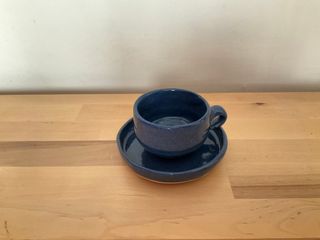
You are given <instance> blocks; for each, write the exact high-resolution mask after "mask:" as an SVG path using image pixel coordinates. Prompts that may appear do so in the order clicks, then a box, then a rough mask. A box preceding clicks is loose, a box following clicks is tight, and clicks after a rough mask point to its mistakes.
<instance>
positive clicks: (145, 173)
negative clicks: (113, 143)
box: [117, 119, 228, 183]
mask: <svg viewBox="0 0 320 240" xmlns="http://www.w3.org/2000/svg"><path fill="white" fill-rule="evenodd" d="M117 144H118V148H119V150H120V153H121V155H122V157H123V159H124V161H126V162H127V163H128V165H129V166H130V167H131V168H132V169H133V170H134V171H135V172H136V173H137V174H139V175H140V176H142V177H143V178H146V179H148V180H150V181H155V182H160V183H182V182H188V181H192V180H195V179H198V178H200V177H201V176H203V175H205V174H206V173H207V172H208V171H209V170H210V169H212V168H213V167H214V166H215V165H216V164H217V163H218V162H219V160H220V159H221V158H222V157H223V155H224V154H225V152H226V150H227V145H228V141H227V136H226V134H225V132H224V130H223V129H222V128H215V129H212V130H210V131H209V134H208V137H207V139H206V140H205V142H204V143H203V145H202V146H201V147H200V148H198V149H197V150H196V151H194V152H192V153H189V154H187V155H184V156H180V157H175V158H162V157H159V156H156V155H153V154H151V153H149V152H147V151H145V150H144V148H143V146H142V145H141V144H140V142H139V141H138V140H137V137H136V135H135V133H134V124H133V120H132V119H130V120H129V121H128V122H126V123H125V124H124V125H123V127H122V128H121V129H120V130H119V133H118V135H117Z"/></svg>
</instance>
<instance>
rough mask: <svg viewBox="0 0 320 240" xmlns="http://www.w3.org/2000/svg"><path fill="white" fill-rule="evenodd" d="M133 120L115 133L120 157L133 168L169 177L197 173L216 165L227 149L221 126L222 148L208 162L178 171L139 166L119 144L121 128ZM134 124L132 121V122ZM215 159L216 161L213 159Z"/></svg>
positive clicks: (131, 119) (127, 122) (224, 134)
mask: <svg viewBox="0 0 320 240" xmlns="http://www.w3.org/2000/svg"><path fill="white" fill-rule="evenodd" d="M131 122H133V118H130V119H129V120H128V121H126V122H125V123H124V124H123V126H122V127H121V128H120V130H119V131H118V134H117V145H118V149H119V151H120V153H121V155H122V157H123V158H124V159H125V160H126V162H127V163H128V164H129V165H131V166H132V167H134V168H138V169H141V170H143V171H147V172H150V173H154V174H158V175H161V176H163V177H166V176H167V177H169V176H171V177H172V176H178V177H179V176H185V175H186V174H192V173H197V172H200V171H204V170H208V169H210V168H211V167H213V166H214V165H216V164H217V163H218V162H219V161H220V160H221V159H222V157H223V156H224V154H225V153H226V150H227V147H228V139H227V135H226V133H225V131H224V129H223V128H222V127H218V128H219V129H220V130H221V131H222V138H223V142H222V143H223V144H222V148H221V149H220V150H219V153H218V154H217V155H216V156H215V157H214V158H212V159H211V160H210V161H209V162H208V164H205V165H202V166H200V167H197V168H193V169H190V170H185V171H180V172H169V171H158V170H153V169H151V168H146V167H144V166H141V165H136V164H135V163H134V162H132V161H131V160H129V158H128V156H127V154H126V152H125V151H124V149H123V147H122V145H121V141H120V135H121V133H122V132H123V130H124V129H125V128H126V127H127V126H128V125H129V124H130V123H131ZM133 124H134V123H133ZM210 131H215V129H211V130H210ZM215 160H216V161H215ZM134 170H136V169H134Z"/></svg>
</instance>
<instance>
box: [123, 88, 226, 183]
mask: <svg viewBox="0 0 320 240" xmlns="http://www.w3.org/2000/svg"><path fill="white" fill-rule="evenodd" d="M226 119H227V113H226V112H225V110H224V109H223V108H222V107H221V106H217V105H216V106H212V107H210V106H209V104H208V102H207V101H206V100H205V99H204V98H203V97H201V96H200V95H198V94H196V93H194V92H191V91H188V90H183V89H176V88H172V89H158V90H154V91H151V92H148V93H145V94H144V95H142V96H140V97H139V98H138V99H137V101H136V102H135V104H134V107H133V119H130V120H129V121H128V122H126V123H125V124H124V126H123V127H122V128H121V129H120V131H119V133H118V136H117V144H118V147H119V150H120V153H121V155H122V157H123V159H124V160H125V161H126V162H127V163H128V165H129V166H130V167H131V168H132V169H133V170H134V171H135V172H136V173H138V174H139V175H140V176H142V177H144V178H146V179H148V180H151V181H155V182H161V183H181V182H187V181H191V180H195V179H197V178H200V177H201V176H203V175H205V174H206V173H207V172H208V171H209V170H210V169H212V168H213V167H214V166H215V165H216V164H217V162H218V161H219V160H220V159H221V158H222V157H223V155H224V153H225V152H226V149H227V136H226V134H225V132H224V130H223V129H222V127H221V126H222V125H223V124H224V122H225V121H226Z"/></svg>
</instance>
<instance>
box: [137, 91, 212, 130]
mask: <svg viewBox="0 0 320 240" xmlns="http://www.w3.org/2000/svg"><path fill="white" fill-rule="evenodd" d="M164 91H179V92H185V93H190V94H193V95H195V96H196V97H198V98H200V99H201V101H202V102H203V103H204V104H205V105H206V107H207V111H206V112H205V113H204V114H203V115H202V116H201V117H200V118H198V119H197V120H195V121H193V122H190V123H187V124H183V125H175V126H164V125H161V124H158V123H153V122H150V121H148V120H147V119H145V118H144V117H142V116H141V114H140V113H139V111H138V105H139V104H140V103H141V101H142V100H143V99H144V98H146V97H148V96H150V95H152V94H154V93H157V92H164ZM133 109H134V115H135V117H137V118H138V119H139V120H140V121H142V122H144V123H146V124H149V125H151V126H154V127H157V128H162V129H177V128H186V127H190V126H194V125H197V124H199V123H201V122H202V121H203V120H204V119H205V118H206V116H207V115H208V114H209V112H210V106H209V104H208V102H207V100H205V99H204V98H203V97H202V96H200V95H199V94H197V93H195V92H192V91H189V90H185V89H181V88H160V89H155V90H152V91H149V92H146V93H144V94H142V95H141V96H139V97H138V98H137V100H136V101H135V103H134V106H133Z"/></svg>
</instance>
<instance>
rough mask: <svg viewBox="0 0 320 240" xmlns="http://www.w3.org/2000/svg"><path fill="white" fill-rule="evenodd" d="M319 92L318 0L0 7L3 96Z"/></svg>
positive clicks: (17, 3)
mask: <svg viewBox="0 0 320 240" xmlns="http://www.w3.org/2000/svg"><path fill="white" fill-rule="evenodd" d="M170 86H175V87H184V88H190V89H194V90H198V91H235V90H237V91H242V90H243V91H253V90H316V89H317V90H320V1H317V0H306V1H303V0H297V1H294V0H256V1H253V0H234V1H232V0H128V1H122V0H0V91H7V90H9V91H19V90H47V91H48V90H67V91H69V90H80V91H83V90H110V91H127V90H129V91H135V90H145V89H150V88H157V87H170Z"/></svg>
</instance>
